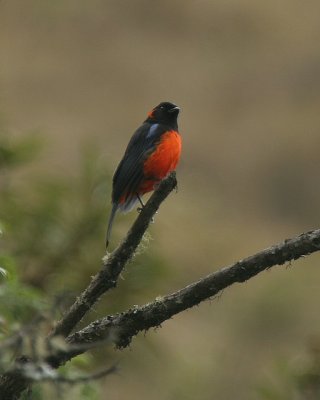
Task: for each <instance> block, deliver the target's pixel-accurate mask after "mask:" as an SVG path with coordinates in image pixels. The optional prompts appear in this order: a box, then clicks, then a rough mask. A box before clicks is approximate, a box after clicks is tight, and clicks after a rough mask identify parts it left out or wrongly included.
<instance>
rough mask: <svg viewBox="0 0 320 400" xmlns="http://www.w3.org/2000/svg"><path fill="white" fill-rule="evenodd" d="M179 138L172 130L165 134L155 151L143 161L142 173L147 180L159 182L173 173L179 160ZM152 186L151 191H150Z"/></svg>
mask: <svg viewBox="0 0 320 400" xmlns="http://www.w3.org/2000/svg"><path fill="white" fill-rule="evenodd" d="M180 154H181V136H180V135H179V133H178V132H176V131H174V130H172V131H168V132H165V133H164V134H163V135H162V136H161V139H160V141H159V143H158V144H157V146H156V148H155V150H154V151H153V152H152V153H151V154H150V155H149V157H148V158H147V159H146V160H145V162H144V165H143V173H144V176H145V178H146V179H147V180H154V181H155V182H156V181H159V180H161V179H163V178H164V177H165V176H166V175H168V173H169V172H171V171H173V170H174V169H175V168H176V166H177V164H178V162H179V159H180ZM152 189H153V186H152V188H151V189H149V190H152Z"/></svg>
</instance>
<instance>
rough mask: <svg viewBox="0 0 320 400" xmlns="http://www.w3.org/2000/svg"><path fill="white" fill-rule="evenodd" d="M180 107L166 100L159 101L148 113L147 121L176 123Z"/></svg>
mask: <svg viewBox="0 0 320 400" xmlns="http://www.w3.org/2000/svg"><path fill="white" fill-rule="evenodd" d="M179 111H180V108H179V107H178V106H176V105H175V104H173V103H169V102H168V101H166V102H163V103H160V104H159V105H157V106H156V107H155V108H153V109H152V110H151V111H150V112H149V113H148V118H147V121H148V122H156V123H163V124H167V125H176V124H177V117H178V114H179Z"/></svg>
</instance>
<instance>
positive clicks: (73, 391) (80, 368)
mask: <svg viewBox="0 0 320 400" xmlns="http://www.w3.org/2000/svg"><path fill="white" fill-rule="evenodd" d="M40 148H41V143H40V141H39V140H38V139H36V138H35V136H30V137H29V138H25V139H23V140H20V141H18V140H16V141H14V140H9V139H8V137H6V136H5V135H3V137H1V138H0V172H1V186H0V230H1V236H0V246H1V247H0V339H1V340H3V341H4V342H3V343H7V342H8V341H9V343H11V342H12V343H11V344H10V345H9V347H5V346H4V347H3V348H0V358H1V362H0V370H1V371H5V370H7V369H8V367H10V365H11V363H12V360H14V358H15V357H16V355H17V354H21V353H23V354H30V352H32V351H36V352H37V354H38V355H44V353H43V352H44V343H43V338H44V337H45V336H46V334H47V333H48V332H49V331H50V329H51V326H52V322H53V320H54V319H56V318H59V317H60V315H61V312H62V311H63V309H64V308H65V307H67V306H68V305H70V303H71V302H72V301H73V299H74V297H75V296H76V295H77V294H78V293H79V292H80V291H81V290H82V289H83V288H84V287H85V285H87V284H88V281H89V279H90V278H89V277H90V276H92V275H93V274H94V273H95V272H96V271H97V270H98V269H99V267H100V265H101V258H102V256H103V254H104V237H105V227H106V221H107V213H108V206H107V204H108V203H109V200H108V199H109V198H110V182H111V176H110V174H109V173H108V168H107V166H106V165H104V164H103V163H102V162H101V158H100V157H99V152H98V150H97V148H96V147H95V146H93V145H91V144H87V145H86V146H84V147H83V150H82V159H81V163H80V166H79V168H78V174H77V175H74V174H72V173H70V175H69V176H68V174H67V173H66V174H65V175H64V176H59V175H54V176H52V175H48V174H47V173H43V174H42V175H41V176H40V177H39V176H38V175H35V174H34V172H32V168H28V167H29V164H30V165H31V162H32V161H33V160H34V159H35V156H36V155H37V154H39V149H40ZM30 171H31V172H30ZM121 220H122V221H123V220H124V219H119V225H120V224H121ZM114 233H115V234H114V237H113V240H114V242H116V241H117V240H116V232H114ZM149 240H150V238H148V239H145V240H144V242H143V245H142V246H141V248H140V250H139V255H138V257H137V259H138V262H137V263H136V265H134V266H133V267H134V273H132V274H129V273H126V275H127V277H128V279H126V281H125V282H123V283H122V285H123V286H124V290H123V291H122V293H121V294H120V295H118V294H117V293H115V297H114V298H115V299H114V301H113V302H111V305H108V311H106V310H107V308H106V306H105V304H106V303H104V302H103V301H102V302H101V303H100V304H99V307H101V313H102V314H103V315H105V314H106V312H115V311H119V309H121V307H122V306H124V307H125V306H126V305H127V304H130V305H132V303H133V302H138V301H139V299H140V297H139V296H140V295H141V289H142V288H145V289H147V287H148V284H149V283H150V282H154V281H159V280H161V277H162V278H163V277H164V276H165V274H166V268H164V263H163V260H161V258H160V257H156V256H154V255H150V254H149V253H148V252H145V251H144V250H145V247H146V246H147V245H148V241H149ZM150 264H152V268H150ZM131 267H132V266H130V269H131ZM126 285H127V286H128V285H130V290H126ZM153 288H154V287H153ZM127 289H128V288H127ZM94 317H95V318H96V317H98V312H97V310H95V314H94ZM89 318H90V317H89ZM91 318H92V316H91ZM21 332H24V333H23V335H21ZM21 336H23V337H24V338H23V339H21ZM30 338H32V340H31V339H30ZM29 339H30V340H29ZM10 341H11V342H10ZM32 341H33V345H32V344H31V342H32ZM32 346H33V347H32ZM110 363H112V359H111V360H110ZM99 364H101V365H103V366H104V367H105V356H103V351H102V352H101V351H99V354H95V353H93V355H88V354H84V355H81V356H79V357H77V358H76V359H74V360H73V361H72V362H70V363H68V364H67V366H65V367H63V368H61V369H59V373H61V374H62V375H66V376H69V377H70V376H73V375H74V376H77V375H83V374H85V373H86V372H89V371H90V372H92V371H94V370H96V369H98V368H100V367H99ZM56 390H58V391H59V396H58V397H59V398H61V396H64V395H66V394H68V396H67V397H68V398H70V399H72V398H74V399H91V400H94V399H97V398H98V393H99V384H98V382H89V383H85V384H84V383H82V384H79V385H73V386H70V385H66V384H59V386H58V388H57V387H54V388H52V385H50V384H48V383H46V384H37V385H35V389H34V391H33V397H34V398H36V399H41V398H44V397H45V396H48V395H49V397H50V396H52V398H55V397H57V393H56ZM50 393H51V394H50Z"/></svg>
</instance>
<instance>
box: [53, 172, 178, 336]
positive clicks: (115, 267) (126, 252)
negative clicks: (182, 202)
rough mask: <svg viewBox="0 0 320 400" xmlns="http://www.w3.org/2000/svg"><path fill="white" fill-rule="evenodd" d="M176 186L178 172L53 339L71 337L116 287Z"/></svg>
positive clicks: (167, 180) (148, 205)
mask: <svg viewBox="0 0 320 400" xmlns="http://www.w3.org/2000/svg"><path fill="white" fill-rule="evenodd" d="M176 186H177V180H176V174H175V172H172V173H171V174H169V175H168V177H167V178H165V179H164V180H162V181H161V183H160V185H159V186H158V188H157V189H156V190H155V191H154V193H153V194H152V196H151V197H150V199H149V200H148V202H147V203H146V205H145V206H144V207H143V209H142V211H141V213H140V214H139V216H138V218H137V219H136V221H135V223H134V224H133V226H132V228H131V229H130V230H129V232H128V234H127V236H126V238H125V239H124V240H123V242H122V243H121V244H120V245H119V247H117V248H116V250H114V252H113V253H111V254H110V255H109V257H107V258H106V259H105V260H104V262H103V266H102V269H101V270H100V271H99V272H98V273H97V274H96V275H95V276H94V277H93V279H92V281H91V283H90V284H89V286H88V287H87V288H86V289H85V290H84V291H83V292H82V293H81V295H80V296H79V297H78V298H77V299H76V301H75V303H74V304H73V305H72V306H71V307H70V309H69V310H68V311H67V312H66V314H65V315H64V316H63V318H62V319H61V320H60V321H59V322H58V323H57V325H56V327H55V328H54V330H53V332H52V336H54V335H62V336H67V335H69V334H70V332H71V331H72V330H73V329H74V327H75V326H76V325H77V324H78V323H79V322H80V321H81V319H82V318H83V317H84V315H85V314H86V313H87V312H88V311H89V310H90V309H91V307H92V306H93V304H95V303H96V302H97V300H98V299H99V298H100V297H101V296H102V295H103V294H104V293H106V292H107V291H108V290H110V289H112V288H114V287H115V286H116V284H117V280H118V277H119V275H120V273H121V271H122V270H123V268H124V266H125V265H126V263H127V262H128V261H129V260H130V259H131V258H132V256H133V255H134V252H135V250H136V248H137V247H138V245H139V243H140V241H141V239H142V237H143V234H144V233H145V231H146V230H147V228H148V226H149V224H150V222H151V221H152V218H153V216H154V215H155V213H156V212H157V210H158V208H159V206H160V204H161V203H162V202H163V201H164V200H165V198H166V197H167V196H168V195H169V193H170V192H171V191H172V190H173V189H174V188H175V187H176Z"/></svg>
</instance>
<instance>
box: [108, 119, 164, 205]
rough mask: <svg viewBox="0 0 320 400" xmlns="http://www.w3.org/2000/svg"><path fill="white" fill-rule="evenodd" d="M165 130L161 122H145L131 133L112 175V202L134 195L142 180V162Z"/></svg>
mask: <svg viewBox="0 0 320 400" xmlns="http://www.w3.org/2000/svg"><path fill="white" fill-rule="evenodd" d="M164 131H165V129H164V127H163V126H162V125H161V124H150V123H148V122H145V123H144V124H142V125H141V127H140V128H138V129H137V130H136V132H135V133H134V134H133V136H132V138H131V140H130V142H129V144H128V146H127V149H126V151H125V154H124V156H123V158H122V160H121V162H120V164H119V165H118V168H117V169H116V172H115V174H114V176H113V193H112V202H113V203H118V202H119V201H120V199H121V197H123V196H125V198H129V197H132V196H135V195H136V193H137V191H138V189H139V186H140V184H141V182H142V180H143V177H144V176H143V164H144V161H145V159H146V158H147V157H148V156H149V155H150V154H151V153H152V152H153V151H154V149H155V148H156V145H157V143H158V142H159V140H160V138H161V135H162V134H163V132H164Z"/></svg>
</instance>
